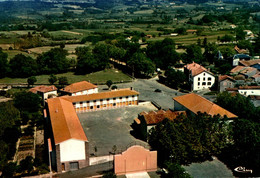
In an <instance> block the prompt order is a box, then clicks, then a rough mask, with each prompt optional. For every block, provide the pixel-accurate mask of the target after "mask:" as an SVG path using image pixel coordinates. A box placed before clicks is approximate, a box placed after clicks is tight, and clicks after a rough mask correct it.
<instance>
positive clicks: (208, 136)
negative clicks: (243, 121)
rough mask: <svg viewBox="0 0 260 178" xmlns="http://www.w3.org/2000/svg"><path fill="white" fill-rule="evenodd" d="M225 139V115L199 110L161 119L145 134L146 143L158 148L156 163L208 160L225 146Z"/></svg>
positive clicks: (226, 135)
mask: <svg viewBox="0 0 260 178" xmlns="http://www.w3.org/2000/svg"><path fill="white" fill-rule="evenodd" d="M227 139H228V133H227V126H226V123H225V119H220V118H219V117H218V116H214V117H210V116H208V115H205V114H201V113H198V115H196V116H189V115H188V116H187V117H185V116H181V117H179V118H178V119H176V120H174V121H170V120H168V119H164V120H163V121H162V122H161V123H159V124H157V125H156V127H155V128H153V129H152V130H151V131H150V133H149V135H148V143H149V144H150V145H151V147H152V148H153V149H154V150H157V151H158V162H159V164H162V163H163V162H164V161H166V160H169V161H172V162H175V163H178V164H190V163H192V162H202V161H205V160H208V159H210V158H211V156H212V155H215V154H217V153H219V152H220V151H221V149H223V148H224V147H225V146H226V144H227Z"/></svg>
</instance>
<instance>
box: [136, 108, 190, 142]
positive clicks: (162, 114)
mask: <svg viewBox="0 0 260 178" xmlns="http://www.w3.org/2000/svg"><path fill="white" fill-rule="evenodd" d="M181 114H183V115H186V112H185V111H172V110H170V109H169V110H167V111H165V110H159V111H150V112H148V113H147V112H141V113H140V114H139V115H138V118H135V120H134V123H133V125H132V126H133V128H134V130H135V131H136V134H137V135H139V136H140V137H141V139H144V140H146V139H147V133H148V132H149V130H150V129H151V128H153V127H155V126H156V124H158V123H159V122H162V121H163V120H164V119H165V118H167V119H170V120H174V119H176V118H177V117H178V116H180V115H181Z"/></svg>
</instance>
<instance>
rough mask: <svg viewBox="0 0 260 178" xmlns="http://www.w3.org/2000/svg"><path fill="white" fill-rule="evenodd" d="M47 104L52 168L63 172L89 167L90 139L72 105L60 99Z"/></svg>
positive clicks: (49, 101)
mask: <svg viewBox="0 0 260 178" xmlns="http://www.w3.org/2000/svg"><path fill="white" fill-rule="evenodd" d="M47 102H48V118H49V119H50V120H49V128H51V129H50V132H49V133H51V134H50V138H51V139H50V140H51V141H50V142H49V144H50V145H49V152H50V154H51V164H52V167H53V168H54V169H56V170H57V171H58V172H63V171H70V170H76V169H80V168H83V167H86V166H88V165H89V143H88V139H87V137H86V135H85V132H84V130H83V128H82V126H81V124H80V121H79V118H78V116H77V114H76V112H75V109H74V107H73V105H72V103H71V102H69V101H67V100H64V99H62V98H60V97H58V98H52V99H48V100H47ZM51 150H52V151H51Z"/></svg>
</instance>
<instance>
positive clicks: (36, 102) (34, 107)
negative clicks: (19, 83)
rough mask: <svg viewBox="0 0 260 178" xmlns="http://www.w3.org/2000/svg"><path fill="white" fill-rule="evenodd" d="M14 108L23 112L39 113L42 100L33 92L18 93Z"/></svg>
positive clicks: (15, 96)
mask: <svg viewBox="0 0 260 178" xmlns="http://www.w3.org/2000/svg"><path fill="white" fill-rule="evenodd" d="M14 106H15V107H16V108H17V109H19V110H20V111H21V112H24V111H28V112H38V111H39V110H40V108H41V98H40V96H39V95H37V94H34V93H32V92H26V91H21V92H17V93H15V94H14Z"/></svg>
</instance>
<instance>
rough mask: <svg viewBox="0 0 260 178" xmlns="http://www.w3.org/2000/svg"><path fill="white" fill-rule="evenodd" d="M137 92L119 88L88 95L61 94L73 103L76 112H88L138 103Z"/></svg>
mask: <svg viewBox="0 0 260 178" xmlns="http://www.w3.org/2000/svg"><path fill="white" fill-rule="evenodd" d="M138 96H139V93H138V92H136V91H134V90H132V89H120V90H113V91H109V92H102V93H93V94H90V95H79V96H63V97H62V98H63V99H65V100H67V101H70V102H71V103H73V106H74V108H75V110H76V112H90V111H98V110H104V109H113V108H119V107H124V106H130V105H138Z"/></svg>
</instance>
